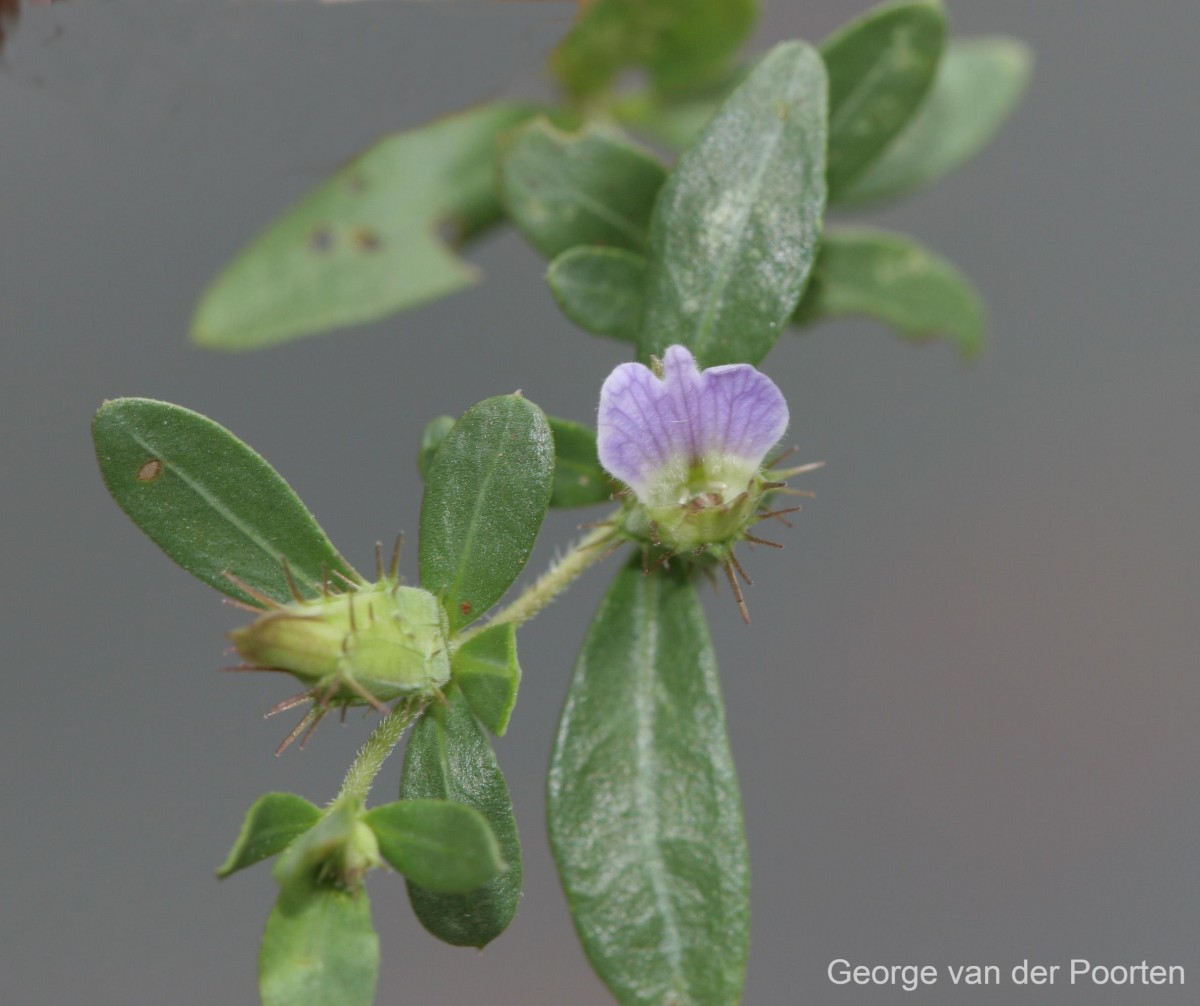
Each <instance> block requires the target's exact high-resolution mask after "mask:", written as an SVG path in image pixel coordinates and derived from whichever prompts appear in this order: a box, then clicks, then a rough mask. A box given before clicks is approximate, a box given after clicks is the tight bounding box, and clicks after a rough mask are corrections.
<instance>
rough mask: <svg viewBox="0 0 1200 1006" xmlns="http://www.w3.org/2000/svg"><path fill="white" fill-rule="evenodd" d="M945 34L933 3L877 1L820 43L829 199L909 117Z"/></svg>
mask: <svg viewBox="0 0 1200 1006" xmlns="http://www.w3.org/2000/svg"><path fill="white" fill-rule="evenodd" d="M945 37H946V16H945V14H944V13H943V11H942V7H941V4H940V3H898V4H886V5H884V6H882V7H876V8H875V9H874V10H872V11H869V12H868V13H867V14H865V15H864V16H863V17H861V18H859V19H858V20H856V21H853V22H851V23H850V24H849V25H847V26H846V27H845V28H843V29H842V30H841V31H839V32H838V33H837V34H836V35H834V36H833V37H832V38H830V39H829V40H827V41H826V42H825V44H824V45H823V46H821V56H822V58H824V60H825V69H826V70H827V71H828V72H829V154H828V164H827V166H826V178H827V179H828V183H829V199H830V201H831V202H832V201H834V200H835V199H836V198H837V194H838V193H839V192H840V191H841V190H843V189H845V188H846V187H847V186H848V185H849V184H850V183H851V182H853V181H854V179H855V178H857V177H858V176H859V175H860V174H862V172H863V170H864V169H865V168H866V167H867V166H868V165H869V164H870V163H871V162H872V161H873V160H875V158H876V157H878V156H879V154H880V153H881V152H882V151H883V149H884V147H886V146H887V145H888V143H890V142H891V141H892V139H893V138H894V137H895V136H896V134H897V133H899V132H900V130H901V129H903V128H904V125H905V123H907V122H908V120H909V119H910V118H912V115H913V113H914V112H915V111H916V110H917V108H918V107H919V106H920V104H921V101H922V99H923V98H924V97H925V95H926V93H927V92H928V91H929V87H930V85H931V84H932V83H933V78H934V74H935V73H936V71H937V65H938V58H939V57H940V56H941V54H942V44H943V42H944V40H945Z"/></svg>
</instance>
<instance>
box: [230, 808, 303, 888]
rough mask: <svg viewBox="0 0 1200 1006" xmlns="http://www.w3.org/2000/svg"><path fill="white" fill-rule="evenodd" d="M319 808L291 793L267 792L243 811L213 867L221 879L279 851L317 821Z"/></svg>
mask: <svg viewBox="0 0 1200 1006" xmlns="http://www.w3.org/2000/svg"><path fill="white" fill-rule="evenodd" d="M320 817H321V811H320V809H319V808H317V807H315V806H313V805H312V804H311V803H309V802H308V801H307V800H305V799H304V798H303V797H299V796H296V795H295V794H293V793H267V794H265V795H263V796H260V797H259V798H258V799H257V800H256V801H255V802H254V805H253V806H252V807H251V808H250V809H249V810H248V811H246V817H245V819H244V820H243V821H242V830H241V832H240V833H239V834H238V837H237V841H235V842H234V843H233V848H232V849H230V850H229V855H228V856H226V857H225V862H224V863H222V864H221V865H220V866H219V867H218V868H217V876H218V877H221V878H224V877H228V876H229V875H230V874H231V873H235V872H236V871H238V870H244V869H245V868H246V867H247V866H253V865H254V864H255V863H260V862H262V861H263V860H264V859H266V858H267V857H269V856H274V855H275V854H276V853H277V852H282V851H283V850H284V849H286V848H287V847H288V846H289V845H291V844H292V842H293V841H294V840H295V839H296V838H298V837H299V836H300V835H303V834H304V833H305V832H306V831H308V829H309V828H311V827H312V826H313V825H314V824H316V823H317V821H318V820H320Z"/></svg>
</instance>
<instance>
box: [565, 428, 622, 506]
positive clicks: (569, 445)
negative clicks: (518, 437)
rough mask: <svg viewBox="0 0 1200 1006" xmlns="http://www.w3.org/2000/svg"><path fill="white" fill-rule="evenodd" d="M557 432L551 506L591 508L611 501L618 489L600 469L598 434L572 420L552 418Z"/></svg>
mask: <svg viewBox="0 0 1200 1006" xmlns="http://www.w3.org/2000/svg"><path fill="white" fill-rule="evenodd" d="M549 422H550V429H551V431H552V432H553V433H554V458H555V461H554V491H553V493H551V495H550V505H551V506H552V507H575V506H591V505H592V504H593V503H603V502H605V501H606V500H609V499H612V494H613V492H614V490H615V488H616V487H615V486H614V485H613V483H612V481H611V480H610V479H609V477H608V475H607V474H606V473H605V471H604V469H603V468H601V467H600V458H599V456H598V455H597V454H596V433H595V431H594V430H593V429H592V428H591V427H590V426H584V425H583V424H582V423H573V422H571V421H570V420H569V419H555V418H553V417H551V418H550V420H549Z"/></svg>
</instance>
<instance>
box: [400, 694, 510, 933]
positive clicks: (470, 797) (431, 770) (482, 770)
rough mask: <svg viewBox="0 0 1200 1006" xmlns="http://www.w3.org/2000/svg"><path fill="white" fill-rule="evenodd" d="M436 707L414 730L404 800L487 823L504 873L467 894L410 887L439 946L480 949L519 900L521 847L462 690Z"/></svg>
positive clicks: (417, 909)
mask: <svg viewBox="0 0 1200 1006" xmlns="http://www.w3.org/2000/svg"><path fill="white" fill-rule="evenodd" d="M446 698H447V699H448V704H447V705H445V706H443V705H441V704H440V703H436V702H435V703H433V704H432V705H431V706H430V707H429V709H428V711H427V712H426V713H425V715H424V716H422V717H421V719H420V720H418V721H417V725H416V726H415V727H414V728H413V735H412V738H411V739H410V740H409V742H408V750H407V751H406V752H405V754H404V772H403V774H402V775H401V778H400V797H401V799H402V800H416V799H437V800H453V801H454V802H455V803H461V804H465V805H466V806H468V807H474V808H475V809H476V810H478V811H479V812H480V813H481V814H483V816H484V817H485V818H486V819H487V822H488V824H489V825H491V828H492V833H493V834H494V835H495V836H496V841H497V842H498V843H499V845H500V854H501V857H502V858H503V860H504V862H505V864H506V867H507V868H506V869H505V871H504V872H503V873H501V874H500V875H499V876H498V877H496V878H495V879H493V880H490V881H488V883H486V884H484V885H483V886H482V887H480V888H478V889H476V890H474V891H472V892H471V893H470V894H435V893H434V892H433V891H430V890H429V889H428V888H425V887H421V886H420V885H419V884H414V883H413V882H412V881H411V880H410V881H409V882H408V897H409V900H410V901H411V902H412V906H413V911H414V912H416V915H417V918H418V919H420V920H421V925H423V926H424V927H425V928H426V929H428V930H429V932H431V933H432V934H433V935H434V936H436V937H437V938H438V939H439V940H443V941H444V942H446V943H452V944H454V945H455V946H460V947H482V946H484V945H486V944H488V943H490V942H491V941H492V940H494V939H495V938H496V937H497V936H499V935H500V934H501V933H502V932H504V930H505V928H507V926H508V924H509V923H510V922H511V921H512V919H513V916H514V915H515V914H516V911H517V903H518V902H519V901H520V899H521V842H520V839H519V838H518V837H517V823H516V821H515V820H514V819H513V811H512V800H511V798H510V797H509V795H508V786H506V785H505V783H504V776H503V775H502V774H501V772H500V766H499V765H497V764H496V755H495V753H494V752H493V751H492V746H491V744H489V743H488V739H487V735H486V734H485V733H484V732H483V730H482V729H481V728H480V726H479V724H478V723H477V722H476V720H475V717H474V716H473V715H471V710H470V708H469V707H468V705H467V702H466V700H465V699H464V698H463V695H462V693H461V692H460V691H459V689H458V688H457V687H456V686H454V685H451V686H450V688H449V689H448V690H447V693H446Z"/></svg>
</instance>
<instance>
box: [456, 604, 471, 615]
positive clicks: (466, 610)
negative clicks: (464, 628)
mask: <svg viewBox="0 0 1200 1006" xmlns="http://www.w3.org/2000/svg"><path fill="white" fill-rule="evenodd" d="M458 610H459V611H461V612H462V613H463V614H464V615H469V614H471V602H470V601H459V602H458Z"/></svg>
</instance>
